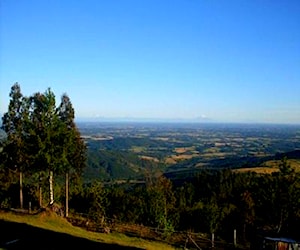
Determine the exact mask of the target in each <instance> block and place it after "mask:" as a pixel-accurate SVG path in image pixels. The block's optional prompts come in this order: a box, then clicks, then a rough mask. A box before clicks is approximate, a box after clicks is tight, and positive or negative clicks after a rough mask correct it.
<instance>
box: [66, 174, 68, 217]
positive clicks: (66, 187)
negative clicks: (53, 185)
mask: <svg viewBox="0 0 300 250" xmlns="http://www.w3.org/2000/svg"><path fill="white" fill-rule="evenodd" d="M68 216H69V173H68V172H67V173H66V217H68Z"/></svg>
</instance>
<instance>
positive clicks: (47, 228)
mask: <svg viewBox="0 0 300 250" xmlns="http://www.w3.org/2000/svg"><path fill="white" fill-rule="evenodd" d="M0 228H2V229H5V230H1V231H2V232H1V240H0V249H65V248H66V247H67V249H124V250H126V249H128V250H129V249H150V250H151V249H153V250H155V249H173V248H172V247H171V246H168V245H165V244H162V243H157V242H150V241H145V240H142V239H139V238H133V237H127V236H125V235H122V234H115V233H111V234H103V233H95V232H88V231H86V230H84V229H82V228H79V227H74V226H72V225H71V224H70V223H69V222H67V221H66V220H65V219H64V218H61V217H59V216H57V215H56V214H53V213H52V212H49V211H46V212H42V213H40V214H38V215H28V214H26V215H25V214H16V213H12V212H4V211H0Z"/></svg>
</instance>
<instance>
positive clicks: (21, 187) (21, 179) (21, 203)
mask: <svg viewBox="0 0 300 250" xmlns="http://www.w3.org/2000/svg"><path fill="white" fill-rule="evenodd" d="M20 208H21V209H23V173H22V172H21V171H20Z"/></svg>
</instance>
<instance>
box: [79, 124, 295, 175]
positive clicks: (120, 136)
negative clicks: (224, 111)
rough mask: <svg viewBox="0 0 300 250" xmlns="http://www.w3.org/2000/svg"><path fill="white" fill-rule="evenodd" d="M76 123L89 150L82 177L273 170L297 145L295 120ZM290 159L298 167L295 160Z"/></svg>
mask: <svg viewBox="0 0 300 250" xmlns="http://www.w3.org/2000/svg"><path fill="white" fill-rule="evenodd" d="M78 127H79V128H80V131H81V133H82V136H83V138H84V140H85V141H86V144H87V146H88V152H89V154H88V163H89V164H88V170H87V172H88V174H87V175H86V178H96V179H136V178H142V176H143V173H144V170H145V169H147V171H149V170H151V171H152V170H160V171H163V172H165V173H166V174H169V175H170V176H173V175H174V173H178V172H185V173H187V174H189V173H194V172H195V171H200V170H201V169H205V168H232V169H240V168H243V169H244V170H243V171H246V170H247V169H249V168H251V169H252V168H256V171H257V172H263V173H264V172H272V171H276V168H277V167H278V164H277V163H278V162H277V161H274V160H278V159H276V157H279V155H280V154H284V153H287V152H291V151H297V150H300V126H296V125H267V124H205V123H204V124H200V123H199V124H184V123H182V124H180V123H178V124H173V123H79V124H78ZM297 157H298V156H296V158H297ZM290 163H291V165H292V166H294V165H295V166H296V167H297V168H298V167H299V165H298V164H299V163H298V161H290ZM274 164H275V165H274Z"/></svg>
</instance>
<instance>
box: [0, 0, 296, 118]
mask: <svg viewBox="0 0 300 250" xmlns="http://www.w3.org/2000/svg"><path fill="white" fill-rule="evenodd" d="M15 82H18V83H19V84H20V86H21V90H22V92H23V94H24V95H27V96H28V95H31V94H33V93H35V92H44V91H45V90H46V89H47V88H48V87H50V88H51V90H52V91H53V92H54V93H55V95H56V97H57V100H58V102H59V99H60V96H61V95H62V94H63V93H67V94H68V95H69V97H70V99H71V101H72V103H73V106H74V108H75V112H76V118H88V117H105V118H126V117H129V118H155V119H179V118H180V119H188V120H194V119H198V120H206V119H208V120H209V121H218V122H271V123H297V124H300V1H299V0H287V1H285V0H236V1H234V0H181V1H177V0H136V1H133V0H109V1H108V0H107V1H100V0H84V1H83V0H78V1H77V0H69V1H68V0H49V1H46V0H36V1H33V0H0V93H1V96H0V98H1V99H0V104H1V106H0V113H3V112H6V111H7V107H8V102H9V92H10V88H11V86H12V85H13V84H14V83H15Z"/></svg>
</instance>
